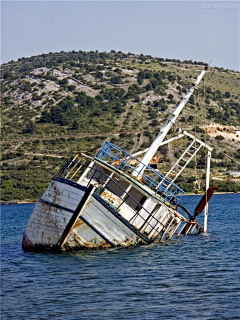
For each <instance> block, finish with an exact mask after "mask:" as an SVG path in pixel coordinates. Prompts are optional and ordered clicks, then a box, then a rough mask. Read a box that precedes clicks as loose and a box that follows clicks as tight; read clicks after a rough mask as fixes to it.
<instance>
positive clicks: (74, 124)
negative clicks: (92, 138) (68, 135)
mask: <svg viewBox="0 0 240 320" xmlns="http://www.w3.org/2000/svg"><path fill="white" fill-rule="evenodd" d="M78 128H79V124H78V121H77V120H76V119H75V120H73V123H72V129H73V130H77V129H78Z"/></svg>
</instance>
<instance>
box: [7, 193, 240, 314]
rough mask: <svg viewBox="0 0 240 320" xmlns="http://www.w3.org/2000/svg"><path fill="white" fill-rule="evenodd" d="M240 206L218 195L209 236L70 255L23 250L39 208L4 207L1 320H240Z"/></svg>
mask: <svg viewBox="0 0 240 320" xmlns="http://www.w3.org/2000/svg"><path fill="white" fill-rule="evenodd" d="M198 200H199V197H196V196H188V197H184V200H183V205H185V206H188V207H190V208H191V209H192V208H194V207H195V206H196V203H197V202H198ZM239 203H240V195H239V194H238V195H221V196H220V195H214V196H213V199H212V201H211V204H210V209H209V211H210V215H209V227H208V233H207V234H201V235H199V236H188V237H183V236H181V237H180V238H178V239H172V240H171V241H167V242H164V243H154V244H151V245H149V246H135V247H129V248H119V249H116V248H113V249H108V250H92V251H78V252H71V253H63V254H51V253H25V252H23V251H22V250H21V238H22V234H23V230H24V227H25V225H26V222H27V219H28V217H29V215H30V213H31V210H32V208H33V205H32V204H26V205H9V206H2V232H1V236H2V252H1V256H2V265H1V270H2V277H1V278H2V306H1V316H2V319H49V318H51V319H217V320H219V319H240V317H239V291H240V285H239V264H238V263H239V251H238V250H237V248H238V249H239V238H238V234H239ZM200 219H202V217H200Z"/></svg>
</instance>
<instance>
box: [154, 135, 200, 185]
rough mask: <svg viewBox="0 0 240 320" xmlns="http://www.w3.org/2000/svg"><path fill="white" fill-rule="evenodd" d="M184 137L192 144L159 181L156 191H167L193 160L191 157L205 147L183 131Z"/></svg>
mask: <svg viewBox="0 0 240 320" xmlns="http://www.w3.org/2000/svg"><path fill="white" fill-rule="evenodd" d="M184 135H186V136H188V137H189V138H190V139H191V140H192V142H191V143H190V145H189V146H188V147H187V149H186V150H185V151H184V152H183V154H182V155H181V157H180V158H179V159H178V160H177V162H176V163H175V164H174V165H173V166H172V168H171V169H170V170H169V171H168V172H167V174H166V175H165V176H164V178H163V179H162V180H161V181H160V183H159V184H158V186H157V189H159V187H161V190H164V191H167V190H168V189H169V188H170V185H171V184H172V183H173V182H174V181H175V180H176V179H177V177H179V175H180V174H181V173H182V171H183V170H184V169H185V168H186V166H187V165H188V164H189V162H190V161H191V160H192V159H193V157H194V156H195V155H196V154H197V152H198V151H199V150H200V149H201V147H203V146H205V143H204V142H202V141H201V140H199V139H197V138H196V137H194V136H193V135H191V134H190V133H188V132H186V131H184Z"/></svg>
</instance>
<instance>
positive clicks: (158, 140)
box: [132, 65, 208, 177]
mask: <svg viewBox="0 0 240 320" xmlns="http://www.w3.org/2000/svg"><path fill="white" fill-rule="evenodd" d="M207 69H208V66H207V65H206V66H205V67H204V70H203V71H202V72H201V73H200V75H199V76H198V77H197V80H196V82H195V83H193V84H192V86H191V87H190V89H189V90H188V92H187V93H186V95H185V96H184V98H183V99H182V100H181V101H180V103H179V104H178V105H177V107H176V109H175V110H174V111H173V113H172V114H170V116H169V117H168V119H167V121H166V123H165V124H164V125H163V126H162V127H161V129H160V131H159V134H158V135H157V137H156V138H155V140H154V141H153V142H152V144H151V145H150V147H149V149H148V151H147V152H146V153H145V155H144V156H143V158H142V161H141V163H139V165H138V166H137V167H136V169H135V170H134V172H133V173H132V175H133V176H134V177H136V176H138V175H139V174H143V171H144V168H145V166H146V165H148V164H149V162H150V161H151V159H152V157H153V156H154V155H155V153H156V151H157V149H158V147H159V146H160V145H161V143H162V142H163V140H164V138H165V137H166V135H167V133H168V131H169V130H170V129H171V127H172V126H173V124H174V123H175V121H176V119H177V117H178V116H179V114H180V112H181V111H182V110H183V108H184V106H185V104H186V103H187V101H188V100H189V98H190V97H191V95H192V94H193V92H194V90H195V88H196V86H197V85H198V84H199V83H200V81H201V80H202V78H203V76H204V74H205V72H206V71H207Z"/></svg>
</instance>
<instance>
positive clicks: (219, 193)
mask: <svg viewBox="0 0 240 320" xmlns="http://www.w3.org/2000/svg"><path fill="white" fill-rule="evenodd" d="M222 194H240V192H223V191H221V192H215V193H214V194H213V195H222ZM203 195H204V193H199V194H196V193H193V192H186V193H185V194H184V197H185V196H203ZM37 200H38V199H36V200H35V201H34V200H29V201H28V200H9V201H0V205H8V204H28V203H36V202H37Z"/></svg>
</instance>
